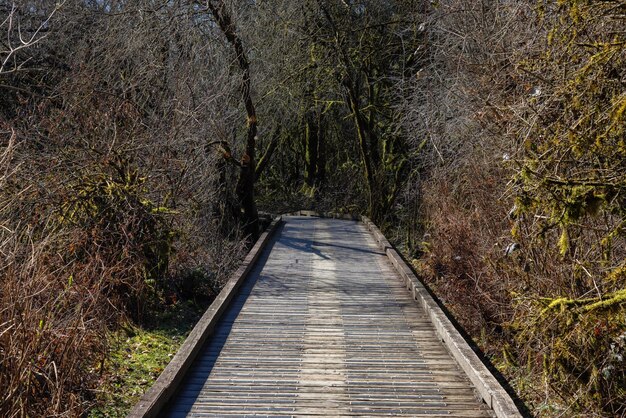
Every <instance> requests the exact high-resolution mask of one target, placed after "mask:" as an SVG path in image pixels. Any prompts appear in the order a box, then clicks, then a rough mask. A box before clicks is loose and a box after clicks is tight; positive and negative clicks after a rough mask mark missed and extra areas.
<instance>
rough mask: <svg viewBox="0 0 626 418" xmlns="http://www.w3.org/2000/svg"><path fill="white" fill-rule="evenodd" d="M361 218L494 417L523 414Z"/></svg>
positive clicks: (388, 246) (398, 258) (378, 234)
mask: <svg viewBox="0 0 626 418" xmlns="http://www.w3.org/2000/svg"><path fill="white" fill-rule="evenodd" d="M362 221H363V223H364V224H365V225H366V226H367V227H368V229H369V230H370V232H371V233H372V235H373V236H374V238H375V239H376V241H377V242H378V244H379V246H380V248H381V249H382V250H383V251H385V253H386V254H387V256H388V257H389V259H390V261H391V263H392V265H393V266H394V268H395V269H396V271H397V272H398V274H399V275H400V277H401V279H402V280H404V282H405V285H406V287H407V289H409V290H410V291H411V293H412V296H413V298H414V299H416V300H417V301H419V302H420V303H421V305H422V307H423V308H424V310H425V311H426V313H427V314H428V316H429V317H430V319H431V321H432V323H433V325H434V326H435V329H436V331H437V334H438V335H439V337H440V338H441V340H442V341H443V342H444V343H445V345H446V347H447V348H448V350H449V351H450V353H451V354H452V355H453V356H454V358H455V359H456V361H457V362H458V363H459V365H460V366H461V367H462V368H463V370H464V371H465V373H466V374H467V376H468V377H469V378H470V380H471V381H472V383H473V384H474V385H475V386H476V388H477V389H478V391H479V392H480V394H481V396H482V398H483V400H484V401H485V403H486V404H487V405H489V407H491V408H492V409H493V411H494V412H495V414H496V416H497V417H521V416H522V414H521V413H520V412H519V409H518V408H517V406H516V405H515V403H514V402H513V400H512V398H511V396H510V395H509V394H508V393H507V392H506V391H505V390H504V388H503V387H502V385H501V384H500V382H498V380H497V379H496V378H495V377H494V376H493V374H492V373H491V372H490V371H489V369H487V367H486V366H485V365H484V364H483V362H482V361H481V360H480V359H479V358H478V356H477V355H476V353H474V351H473V350H472V349H471V347H470V346H469V344H468V343H467V341H466V340H465V339H464V338H463V336H462V335H461V334H460V333H459V331H458V330H457V329H456V328H455V327H454V325H453V324H452V322H451V321H450V319H449V318H448V317H447V316H446V315H445V313H444V312H443V310H442V309H441V308H440V307H439V305H437V303H436V302H435V300H434V299H433V298H432V296H431V295H430V293H428V291H427V290H426V288H425V287H424V285H423V284H422V282H421V281H420V280H419V279H418V278H417V276H415V274H413V271H412V270H411V269H410V267H409V266H407V265H406V263H405V262H404V260H403V259H402V257H401V256H400V254H399V253H398V252H397V251H396V250H395V249H394V248H393V247H392V246H391V244H389V241H387V239H386V238H385V236H384V235H383V234H382V233H381V232H380V230H379V229H378V227H377V226H376V225H375V224H374V223H373V222H372V221H371V220H369V219H368V218H367V217H363V218H362Z"/></svg>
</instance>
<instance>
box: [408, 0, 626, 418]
mask: <svg viewBox="0 0 626 418" xmlns="http://www.w3.org/2000/svg"><path fill="white" fill-rule="evenodd" d="M469 3H471V5H470V6H469V7H466V6H468V5H467V4H466V3H465V2H463V7H461V3H458V4H457V3H455V2H449V3H447V4H446V5H444V4H443V3H442V7H441V8H440V10H439V11H438V12H435V15H436V16H435V17H434V20H433V26H432V28H433V29H432V34H431V36H432V38H431V40H432V47H433V56H434V57H435V59H434V61H433V63H432V65H431V67H430V68H429V69H428V70H429V71H426V74H425V75H423V77H424V78H425V81H424V82H423V84H422V85H419V84H418V86H417V92H418V94H422V95H427V97H428V99H426V100H425V102H424V99H423V97H417V99H418V101H417V105H418V106H419V105H420V104H421V103H423V105H421V107H419V109H420V110H421V111H422V112H423V114H422V115H421V116H420V117H419V118H418V120H417V121H416V120H414V119H407V121H406V123H407V124H409V125H408V126H410V127H411V128H413V129H420V128H421V129H422V131H423V132H424V134H425V135H430V136H431V138H434V139H433V144H432V145H433V147H432V153H431V155H430V156H429V157H428V158H427V159H426V160H425V164H424V168H423V171H422V172H421V177H422V179H423V180H422V181H421V183H420V185H421V186H420V187H419V189H418V190H419V196H420V201H419V203H418V205H419V207H418V208H416V210H417V211H419V213H420V214H421V215H422V216H421V218H420V221H421V222H422V225H423V228H422V229H421V230H420V231H419V233H420V234H424V235H423V236H422V237H421V240H420V239H419V237H418V238H417V239H413V240H412V241H411V240H407V239H405V238H404V237H403V236H399V237H398V239H399V241H398V242H399V243H400V244H404V245H405V248H406V249H407V252H408V253H410V254H411V255H414V256H415V258H416V259H415V265H416V268H417V269H418V271H420V272H421V273H422V274H423V276H424V277H425V278H426V280H427V281H428V282H429V283H430V284H431V286H432V287H433V288H434V289H435V290H436V293H437V294H438V295H439V296H440V297H441V299H442V300H443V301H444V302H445V303H446V304H447V305H448V306H449V307H450V309H451V310H452V311H453V312H454V314H455V316H456V317H457V319H459V321H460V322H461V323H462V324H463V326H464V327H465V328H466V329H467V330H468V331H469V332H470V333H471V334H472V335H473V337H474V338H475V340H476V341H477V342H478V344H479V345H480V346H481V348H482V349H483V350H484V351H485V352H486V353H488V354H489V355H490V356H492V360H493V361H494V363H496V364H497V365H498V366H499V367H500V369H501V371H503V372H504V374H505V375H507V376H508V377H509V378H510V379H511V382H512V384H513V386H514V387H515V388H516V389H517V390H518V392H519V393H520V395H521V396H522V397H523V398H524V400H525V401H526V402H527V404H528V405H529V407H530V409H531V411H532V413H533V414H534V415H537V416H585V417H587V416H624V415H625V414H626V409H625V406H624V405H626V398H625V397H624V396H625V395H626V392H625V391H624V387H626V386H625V385H626V380H625V379H626V363H625V358H624V357H625V355H626V352H625V344H624V338H625V337H626V299H625V298H624V291H625V289H626V276H625V275H624V260H625V256H626V254H625V252H624V249H625V248H626V246H625V242H624V237H625V234H624V220H625V217H624V216H625V212H624V208H625V207H626V206H625V202H624V184H625V183H624V179H625V178H626V173H625V172H624V169H625V168H626V166H625V165H624V164H625V161H626V158H625V157H626V155H624V126H626V123H625V122H626V121H625V120H624V117H625V116H624V109H625V108H626V107H625V106H626V101H625V100H626V96H625V92H626V78H625V77H626V66H625V62H624V59H625V58H626V39H625V37H624V32H623V28H624V11H625V9H626V4H624V2H619V1H606V2H595V1H574V0H572V1H569V0H568V1H557V2H540V3H533V2H529V3H525V2H517V3H515V4H514V3H499V4H495V2H494V3H489V6H488V7H484V6H485V3H484V2H483V3H482V6H480V5H479V4H478V2H469ZM486 21H488V22H490V23H489V24H488V25H485V22H486ZM450 31H454V32H455V33H457V34H458V37H457V38H452V39H451V38H450V36H449V35H447V34H448V33H449V32H450ZM415 105H416V102H412V103H410V104H409V106H413V107H415ZM429 107H430V109H429ZM432 108H434V109H436V110H435V111H433V110H432ZM429 126H430V127H436V129H437V130H436V131H433V129H432V128H430V129H429ZM400 228H402V231H403V234H404V233H405V232H406V231H407V230H408V229H406V228H404V225H403V224H402V223H400ZM420 241H421V242H420ZM411 244H414V245H411ZM413 248H414V249H413Z"/></svg>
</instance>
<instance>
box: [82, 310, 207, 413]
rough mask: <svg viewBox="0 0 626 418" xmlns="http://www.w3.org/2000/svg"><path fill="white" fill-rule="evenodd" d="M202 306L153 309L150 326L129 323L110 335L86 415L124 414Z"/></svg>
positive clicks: (163, 364) (158, 371)
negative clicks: (107, 353)
mask: <svg viewBox="0 0 626 418" xmlns="http://www.w3.org/2000/svg"><path fill="white" fill-rule="evenodd" d="M203 311H204V307H202V306H198V305H196V304H194V303H192V302H179V303H176V304H174V305H171V306H169V307H160V308H159V309H158V310H157V309H155V311H154V312H153V314H154V315H153V316H152V321H151V325H150V326H147V327H143V328H142V327H137V326H135V325H132V324H129V325H127V326H124V327H122V329H120V330H119V331H118V332H116V333H115V334H112V335H111V336H110V339H109V341H110V344H111V351H110V357H109V360H108V362H107V363H105V369H104V370H105V373H104V374H103V377H102V385H101V387H100V389H99V390H98V392H97V393H96V402H97V404H96V406H95V407H94V408H93V409H92V410H91V411H90V412H89V417H91V418H100V417H125V416H126V415H127V414H128V412H129V411H130V409H131V408H132V407H133V405H134V404H135V403H137V401H139V398H141V396H142V395H143V394H144V393H145V392H146V391H147V390H148V389H149V388H150V386H152V384H153V383H154V382H155V380H156V379H157V378H158V377H159V375H160V374H161V372H162V371H163V370H164V369H165V367H166V366H167V364H168V363H169V362H170V360H171V359H172V357H173V356H174V355H175V354H176V351H177V350H178V349H179V347H180V346H181V344H182V343H183V341H184V340H185V338H186V337H187V335H188V334H189V332H190V331H191V329H192V328H193V326H194V325H195V323H196V322H197V321H198V319H199V318H200V316H201V315H202V312H203Z"/></svg>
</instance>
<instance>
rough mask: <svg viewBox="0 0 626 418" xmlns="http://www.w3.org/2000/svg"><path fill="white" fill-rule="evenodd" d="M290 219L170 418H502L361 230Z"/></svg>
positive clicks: (336, 223) (340, 223) (187, 380)
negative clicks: (496, 415) (483, 399)
mask: <svg viewBox="0 0 626 418" xmlns="http://www.w3.org/2000/svg"><path fill="white" fill-rule="evenodd" d="M283 219H284V220H285V221H286V223H285V224H284V226H283V227H282V229H281V230H279V231H278V233H277V234H276V236H275V237H274V238H273V239H272V241H271V242H270V244H269V245H268V246H267V248H266V249H265V250H264V252H263V253H262V255H261V258H260V259H259V262H258V263H257V267H255V269H254V270H253V271H252V273H251V274H250V275H249V277H248V278H247V279H246V282H245V283H244V285H243V287H242V288H241V289H240V291H239V292H238V293H237V296H236V297H235V299H233V301H232V303H231V305H230V307H229V308H228V310H227V311H226V312H225V314H224V316H223V317H222V319H221V321H220V322H219V324H218V326H217V327H216V329H215V332H214V334H213V336H212V337H211V338H210V339H209V340H208V341H207V342H206V343H205V346H204V347H203V349H202V352H201V353H200V355H199V357H198V358H197V359H196V360H195V362H194V364H193V365H192V366H191V368H190V370H189V372H188V373H187V375H186V376H185V380H184V381H183V383H182V385H181V387H180V389H179V391H178V392H177V394H176V395H175V397H174V398H173V399H172V400H171V401H170V402H169V405H168V408H167V410H166V411H165V413H164V414H162V415H164V416H169V417H182V416H192V417H209V416H272V417H276V416H284V417H290V416H377V415H387V416H389V415H393V416H448V417H450V416H455V417H489V416H494V415H493V412H492V411H491V410H490V409H489V408H487V407H486V405H485V404H483V403H482V402H481V401H480V400H479V398H478V396H477V395H476V393H475V390H474V389H473V386H472V384H471V383H470V381H469V380H468V378H467V376H466V375H465V374H464V372H463V371H462V370H461V369H460V368H459V366H458V365H457V363H456V362H455V360H454V359H453V358H452V357H451V355H450V354H449V353H448V351H447V350H446V348H445V347H444V346H443V344H442V343H441V340H440V339H439V338H438V337H437V336H436V334H435V330H434V327H433V325H432V324H431V322H430V321H429V320H428V318H427V317H426V315H425V313H424V311H423V310H422V309H421V307H420V306H419V305H418V303H417V302H416V301H415V300H414V299H413V298H412V297H411V295H410V293H409V292H408V291H407V290H406V288H405V287H404V285H403V283H402V282H401V280H400V278H399V277H398V274H397V273H396V271H395V270H394V269H393V267H392V266H391V263H390V262H389V261H388V259H387V257H386V256H385V255H384V253H383V252H382V251H381V250H380V249H379V247H378V245H377V244H376V242H375V241H374V239H373V238H372V236H371V235H370V234H369V232H368V231H367V229H366V227H365V226H364V225H363V224H361V223H357V222H352V221H342V220H333V219H320V218H310V217H284V218H283Z"/></svg>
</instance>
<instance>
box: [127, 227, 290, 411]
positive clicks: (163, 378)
mask: <svg viewBox="0 0 626 418" xmlns="http://www.w3.org/2000/svg"><path fill="white" fill-rule="evenodd" d="M281 221H282V217H280V216H278V217H276V218H274V220H273V221H272V223H271V224H270V225H269V226H268V227H267V229H266V230H265V232H263V233H262V234H261V236H260V237H259V239H258V240H257V242H256V244H255V245H254V247H252V250H250V252H249V253H248V255H247V256H246V258H245V259H244V260H243V263H242V265H241V266H240V267H239V268H238V269H237V271H235V272H234V273H233V274H232V275H231V277H230V278H229V279H228V282H226V285H225V286H224V288H223V289H222V291H221V292H220V294H219V295H217V297H216V298H215V300H214V301H213V303H212V304H211V306H209V308H208V309H207V310H206V311H205V313H204V315H202V318H200V320H199V321H198V323H197V324H196V325H195V327H194V328H193V330H191V332H190V333H189V336H188V337H187V338H186V339H185V342H184V343H183V345H182V346H181V347H180V348H179V349H178V351H177V352H176V355H175V356H174V358H172V361H170V362H169V364H168V365H167V367H166V368H165V370H163V372H162V373H161V375H160V376H159V377H158V378H157V380H156V381H155V382H154V384H153V385H152V387H151V388H150V389H149V390H148V391H147V392H146V393H145V394H144V395H143V396H142V397H141V399H140V400H139V402H138V403H137V404H136V405H135V407H134V408H133V409H132V410H131V411H130V413H129V414H128V418H152V417H156V416H158V414H159V413H160V412H161V411H162V409H163V407H165V406H166V405H167V403H168V401H169V400H170V398H171V397H172V395H173V394H174V393H175V392H176V390H177V389H178V386H179V385H180V383H181V382H182V380H183V377H184V376H185V373H186V372H187V370H188V369H189V367H190V366H191V364H192V363H193V361H194V359H195V358H196V357H197V355H198V353H199V351H200V349H201V348H202V345H203V344H204V342H205V341H206V340H207V338H208V337H209V336H210V335H211V334H212V333H213V329H214V328H215V325H216V324H217V322H218V321H219V320H220V318H221V316H222V314H223V313H224V311H226V308H227V307H228V306H229V304H230V301H231V300H232V299H233V296H234V295H235V294H236V293H237V291H238V290H239V287H240V286H241V284H242V283H243V282H244V280H245V279H246V277H247V276H248V274H249V273H250V271H251V270H252V268H253V267H254V265H255V263H256V261H257V259H258V258H259V256H260V255H261V253H262V252H263V250H264V249H265V247H266V245H267V243H268V242H269V240H270V238H271V237H272V235H273V234H274V232H275V231H276V229H277V228H278V226H279V225H280V223H281Z"/></svg>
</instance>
